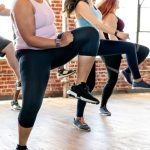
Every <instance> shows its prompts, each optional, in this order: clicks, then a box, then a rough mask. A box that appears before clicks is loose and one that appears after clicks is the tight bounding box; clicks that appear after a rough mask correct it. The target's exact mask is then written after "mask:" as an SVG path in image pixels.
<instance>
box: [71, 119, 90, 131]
mask: <svg viewBox="0 0 150 150" xmlns="http://www.w3.org/2000/svg"><path fill="white" fill-rule="evenodd" d="M73 125H74V126H75V127H76V128H78V129H80V130H84V131H88V132H90V131H91V128H90V127H89V126H88V124H86V123H85V121H84V118H83V117H81V118H74V121H73Z"/></svg>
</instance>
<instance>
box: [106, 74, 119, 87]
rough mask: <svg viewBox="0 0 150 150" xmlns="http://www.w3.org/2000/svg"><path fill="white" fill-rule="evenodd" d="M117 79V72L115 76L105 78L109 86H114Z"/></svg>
mask: <svg viewBox="0 0 150 150" xmlns="http://www.w3.org/2000/svg"><path fill="white" fill-rule="evenodd" d="M117 80H118V74H116V75H115V76H112V77H110V78H109V79H108V80H107V84H108V85H109V86H115V85H116V83H117Z"/></svg>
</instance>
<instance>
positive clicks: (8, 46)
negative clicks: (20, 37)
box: [2, 42, 14, 54]
mask: <svg viewBox="0 0 150 150" xmlns="http://www.w3.org/2000/svg"><path fill="white" fill-rule="evenodd" d="M13 50H14V46H13V43H12V42H10V43H9V44H8V45H7V46H6V47H5V48H4V49H3V51H2V52H3V53H5V54H7V53H11V52H12V51H13Z"/></svg>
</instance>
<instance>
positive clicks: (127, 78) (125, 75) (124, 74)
mask: <svg viewBox="0 0 150 150" xmlns="http://www.w3.org/2000/svg"><path fill="white" fill-rule="evenodd" d="M121 75H122V77H123V78H124V80H125V81H126V82H127V83H129V84H130V85H132V79H131V73H126V72H125V71H124V70H123V71H121Z"/></svg>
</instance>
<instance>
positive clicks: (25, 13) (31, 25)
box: [12, 0, 73, 49]
mask: <svg viewBox="0 0 150 150" xmlns="http://www.w3.org/2000/svg"><path fill="white" fill-rule="evenodd" d="M12 14H13V18H14V20H15V21H16V24H17V27H18V30H19V32H20V34H21V36H22V38H23V39H24V41H25V42H26V43H27V44H28V46H32V47H36V48H42V49H47V48H55V47H56V43H55V40H53V39H48V38H44V37H39V36H36V34H35V32H36V31H35V18H34V8H33V6H32V4H31V2H30V1H28V0H16V3H15V5H14V7H13V12H12ZM43 17H44V16H43ZM72 40H73V37H72V35H71V33H70V32H67V33H64V34H63V36H62V38H61V41H60V45H61V46H66V45H68V44H69V43H70V42H72Z"/></svg>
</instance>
